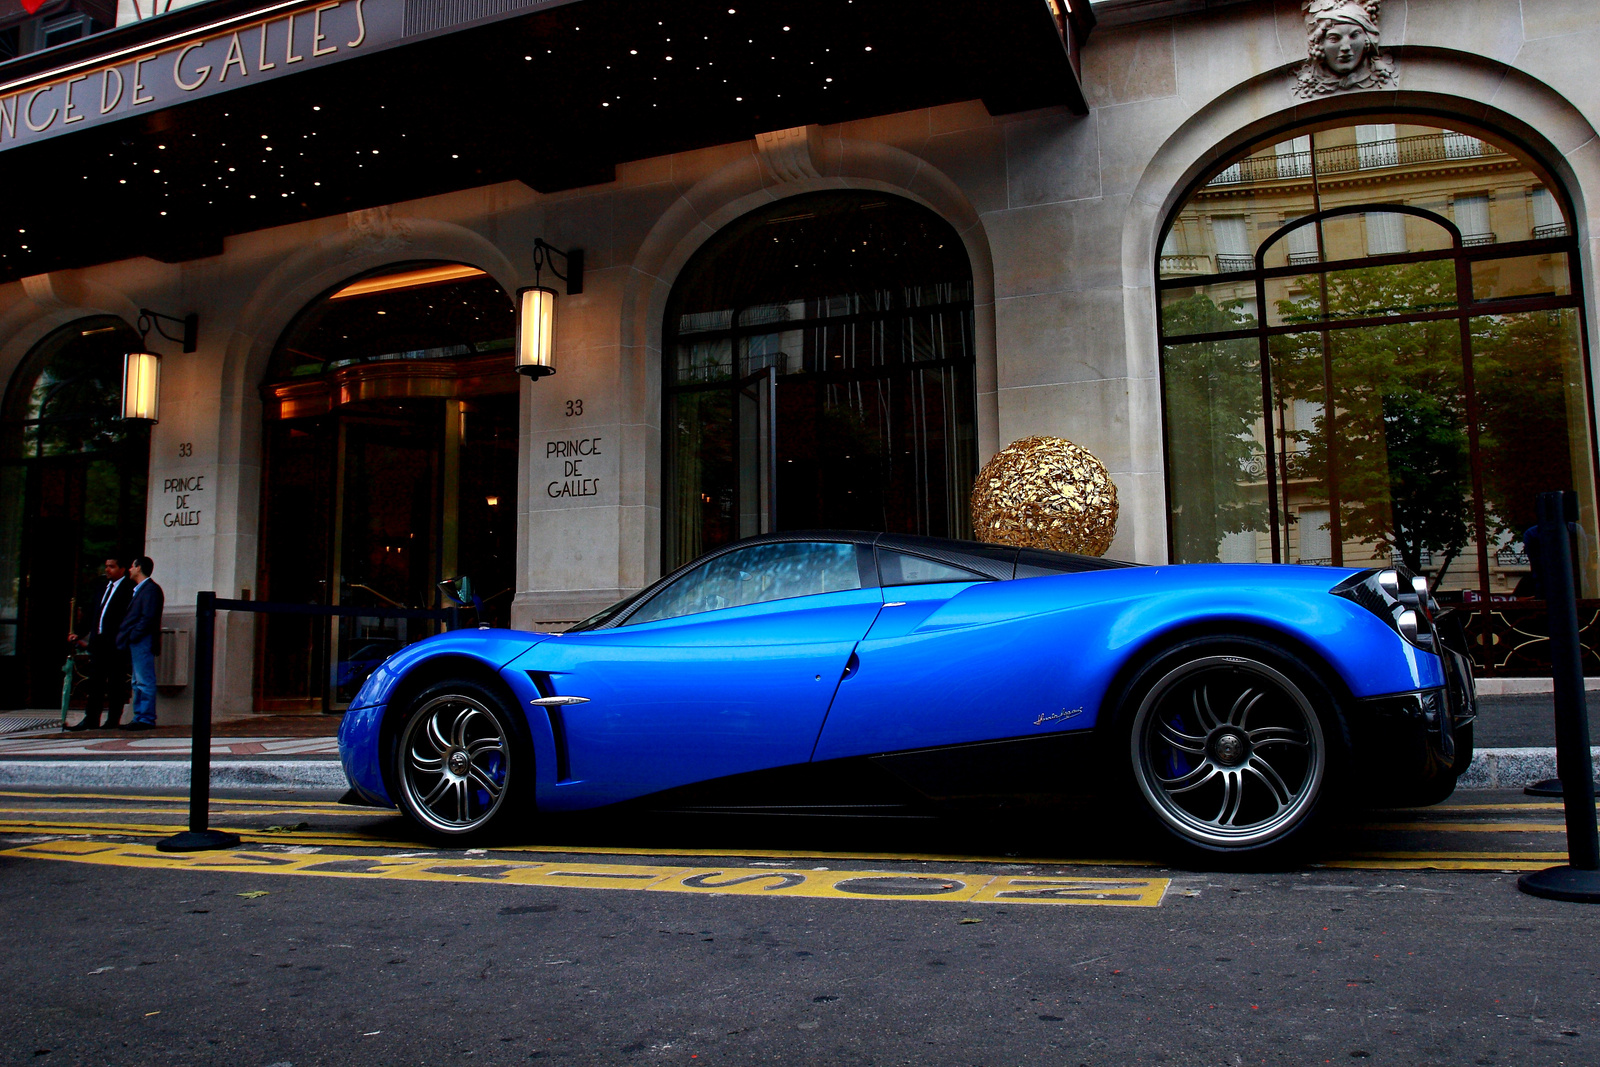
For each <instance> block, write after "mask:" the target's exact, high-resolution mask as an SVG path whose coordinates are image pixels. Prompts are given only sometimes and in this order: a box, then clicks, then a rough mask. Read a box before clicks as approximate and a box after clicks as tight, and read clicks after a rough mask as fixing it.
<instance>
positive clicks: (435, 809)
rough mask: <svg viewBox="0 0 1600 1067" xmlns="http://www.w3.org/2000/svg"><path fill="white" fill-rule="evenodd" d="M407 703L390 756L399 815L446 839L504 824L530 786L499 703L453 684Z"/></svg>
mask: <svg viewBox="0 0 1600 1067" xmlns="http://www.w3.org/2000/svg"><path fill="white" fill-rule="evenodd" d="M409 705H410V706H409V708H408V709H407V712H406V716H405V719H404V721H403V722H402V723H401V725H400V727H399V731H398V734H397V739H396V743H395V747H394V750H393V752H394V754H393V760H394V763H393V767H394V778H395V783H396V785H397V786H398V787H399V788H398V789H397V790H396V792H397V793H398V794H399V796H398V799H399V801H400V808H401V810H402V811H404V812H405V813H406V815H408V816H410V818H411V819H412V820H414V821H415V822H416V823H417V824H418V825H420V826H421V827H422V828H423V829H425V830H428V831H429V832H431V833H435V834H441V835H444V836H448V837H474V836H478V835H481V834H483V833H485V832H487V831H489V830H490V829H491V828H492V827H498V826H500V825H503V824H504V823H505V822H506V821H507V817H508V816H509V815H510V813H511V812H512V811H514V810H515V803H514V802H520V799H521V794H522V793H523V792H524V791H525V788H524V787H525V785H526V784H530V783H531V782H532V780H533V774H532V771H533V765H532V760H531V758H530V757H529V756H528V755H527V753H528V746H527V745H526V744H525V743H524V741H523V739H522V736H521V734H520V733H519V732H518V731H517V730H516V728H515V726H514V722H513V720H512V718H511V715H510V714H509V713H508V712H507V710H506V708H505V703H504V701H503V699H502V698H501V697H500V696H499V694H497V693H495V692H494V691H493V690H491V689H490V688H488V687H487V686H484V685H481V684H479V683H477V682H474V681H469V680H455V681H446V682H441V683H438V684H436V685H433V686H431V687H429V688H428V689H425V690H424V691H422V692H421V693H419V694H417V696H416V697H415V698H414V699H412V700H411V701H410V702H409Z"/></svg>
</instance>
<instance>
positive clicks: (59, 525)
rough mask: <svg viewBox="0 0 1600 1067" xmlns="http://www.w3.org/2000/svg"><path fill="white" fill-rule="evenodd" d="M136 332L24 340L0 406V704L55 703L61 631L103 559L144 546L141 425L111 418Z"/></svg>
mask: <svg viewBox="0 0 1600 1067" xmlns="http://www.w3.org/2000/svg"><path fill="white" fill-rule="evenodd" d="M138 347H140V340H139V335H138V334H137V333H135V332H134V331H133V330H132V329H130V328H129V326H128V324H127V323H125V322H123V321H122V320H121V319H119V318H115V317H112V316H97V317H94V318H86V319H80V320H78V321H77V322H73V323H70V324H68V325H66V326H63V327H61V328H60V329H58V330H56V331H55V332H54V333H51V334H50V335H49V336H47V337H46V338H45V339H44V340H42V341H40V342H39V343H38V344H37V345H35V346H34V348H33V350H32V351H31V352H29V353H28V355H27V357H26V358H25V359H24V360H23V361H22V365H21V367H20V368H19V369H18V370H17V373H16V375H15V377H14V378H13V379H12V381H11V387H10V388H9V389H8V390H7V391H6V396H5V403H4V407H3V409H0V707H12V708H17V707H23V708H27V707H31V708H45V707H54V706H56V705H58V704H59V703H60V701H61V680H62V679H61V665H62V662H63V661H64V660H65V658H66V653H67V646H66V636H67V634H68V633H69V632H71V631H74V630H77V631H78V632H82V627H83V625H84V623H85V621H86V619H87V617H88V616H89V615H90V614H92V609H93V607H94V605H95V604H97V603H98V592H99V589H100V582H101V578H100V575H101V568H102V566H103V565H104V563H105V561H106V559H107V558H109V557H114V556H119V557H126V556H128V555H130V554H134V553H138V552H141V551H143V545H144V523H145V488H146V482H147V479H148V477H149V469H150V429H149V426H148V424H146V423H142V422H125V421H123V419H122V360H123V356H124V354H126V353H127V352H128V351H130V350H132V349H136V348H138Z"/></svg>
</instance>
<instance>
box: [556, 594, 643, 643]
mask: <svg viewBox="0 0 1600 1067" xmlns="http://www.w3.org/2000/svg"><path fill="white" fill-rule="evenodd" d="M649 591H650V587H649V586H646V587H645V588H644V589H641V590H639V591H638V592H637V593H635V594H633V595H632V596H630V597H624V598H623V599H621V600H619V601H617V602H616V603H615V604H613V605H611V606H610V607H609V608H604V609H602V610H600V611H597V612H595V613H594V614H593V615H590V616H589V617H588V618H587V619H584V620H583V621H582V622H579V623H574V624H573V625H571V626H569V627H567V629H566V631H565V632H566V633H569V634H575V633H577V632H578V631H580V630H598V629H600V627H602V626H604V625H605V624H606V623H608V622H610V621H611V620H612V619H614V618H616V617H617V616H618V615H620V614H622V613H623V612H624V611H626V610H627V609H628V608H629V607H631V606H632V605H633V604H634V602H635V601H637V600H638V599H639V598H640V597H642V596H644V595H645V594H646V593H648V592H649Z"/></svg>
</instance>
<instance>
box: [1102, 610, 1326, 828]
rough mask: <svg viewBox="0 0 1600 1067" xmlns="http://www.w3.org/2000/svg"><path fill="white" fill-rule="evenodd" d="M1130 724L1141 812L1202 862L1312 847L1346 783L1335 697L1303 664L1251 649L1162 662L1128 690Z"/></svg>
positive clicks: (1183, 649)
mask: <svg viewBox="0 0 1600 1067" xmlns="http://www.w3.org/2000/svg"><path fill="white" fill-rule="evenodd" d="M1119 722H1120V724H1121V731H1120V734H1119V736H1120V740H1121V744H1122V752H1123V753H1124V756H1123V759H1124V760H1126V761H1127V762H1126V763H1125V764H1124V766H1126V767H1127V769H1128V772H1129V775H1130V778H1131V784H1132V787H1133V788H1132V792H1133V795H1134V797H1135V799H1136V801H1137V802H1138V803H1139V804H1140V807H1141V809H1142V810H1143V811H1144V812H1145V813H1146V814H1147V815H1148V816H1149V818H1150V821H1151V823H1152V824H1153V825H1154V826H1155V827H1156V828H1157V829H1158V830H1159V831H1160V832H1161V833H1162V834H1163V835H1164V836H1165V838H1166V840H1167V841H1169V842H1170V843H1172V844H1175V845H1177V846H1179V847H1180V849H1182V850H1183V851H1185V852H1189V853H1193V854H1197V855H1200V856H1210V857H1213V858H1215V857H1217V856H1219V855H1228V856H1253V857H1254V856H1261V855H1263V854H1267V853H1279V852H1282V851H1285V850H1287V849H1289V848H1290V847H1291V846H1294V845H1298V844H1301V843H1303V842H1304V841H1305V839H1306V838H1307V837H1308V835H1309V833H1310V831H1311V829H1312V827H1314V826H1315V825H1316V823H1317V822H1318V816H1319V815H1320V814H1321V812H1322V810H1323V809H1324V808H1325V807H1326V803H1325V802H1326V799H1327V797H1328V796H1329V794H1330V793H1332V792H1333V789H1334V785H1335V783H1336V782H1337V781H1338V780H1339V779H1340V778H1341V777H1342V776H1343V770H1344V763H1345V752H1346V738H1345V730H1344V726H1343V721H1342V718H1341V716H1340V714H1339V708H1338V701H1337V699H1336V698H1335V696H1334V694H1333V693H1332V692H1331V691H1330V690H1329V688H1328V686H1327V685H1326V684H1324V682H1323V681H1322V680H1321V678H1320V677H1319V675H1318V674H1317V672H1316V671H1314V670H1312V669H1311V668H1310V667H1309V666H1307V665H1306V664H1305V663H1304V662H1302V661H1301V660H1300V659H1299V658H1297V657H1296V656H1294V655H1292V654H1290V653H1288V652H1286V651H1284V650H1282V649H1280V648H1277V647H1275V646H1273V645H1270V644H1267V643H1266V642H1263V641H1259V640H1255V639H1252V638H1243V637H1237V638H1207V639H1200V640H1194V641H1188V642H1185V643H1183V644H1181V645H1178V646H1176V647H1174V648H1171V649H1168V650H1167V651H1166V652H1163V653H1162V654H1161V655H1159V656H1157V657H1156V658H1155V659H1154V660H1152V661H1151V662H1150V663H1148V664H1146V665H1145V667H1144V668H1143V669H1141V670H1140V671H1139V673H1138V674H1137V676H1135V678H1134V679H1133V682H1132V683H1131V684H1130V685H1129V687H1128V690H1127V695H1126V697H1125V699H1124V700H1123V702H1122V705H1121V715H1120V717H1119Z"/></svg>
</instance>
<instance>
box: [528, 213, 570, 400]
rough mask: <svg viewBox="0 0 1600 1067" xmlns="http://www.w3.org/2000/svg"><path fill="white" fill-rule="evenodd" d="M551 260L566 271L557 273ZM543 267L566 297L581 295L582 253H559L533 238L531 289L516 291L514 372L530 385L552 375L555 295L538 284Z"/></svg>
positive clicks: (554, 369)
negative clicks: (563, 265)
mask: <svg viewBox="0 0 1600 1067" xmlns="http://www.w3.org/2000/svg"><path fill="white" fill-rule="evenodd" d="M551 256H560V257H561V259H562V261H563V262H565V263H566V270H565V271H560V270H557V269H556V265H555V264H554V263H553V262H551V260H550V257H551ZM547 263H548V264H549V265H550V273H551V274H554V275H555V276H556V277H557V278H560V279H561V280H562V281H564V282H566V283H567V295H568V296H577V295H578V294H579V293H582V292H583V249H581V248H574V249H573V250H572V251H570V252H563V251H561V249H559V248H556V247H554V246H552V245H549V244H546V243H545V240H544V238H542V237H541V238H535V240H534V242H533V285H531V286H529V287H528V288H526V289H519V290H517V372H518V373H519V374H526V375H527V376H528V377H530V378H532V379H533V380H534V381H538V380H539V379H540V378H543V377H544V376H545V375H547V374H554V373H555V372H556V364H555V335H556V291H555V290H554V289H551V288H549V287H548V286H544V285H540V284H539V281H540V274H541V272H542V271H543V270H544V267H545V264H547Z"/></svg>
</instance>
